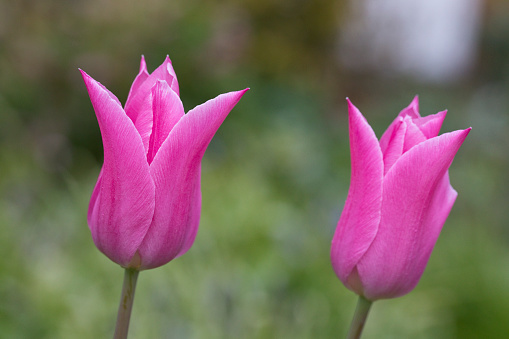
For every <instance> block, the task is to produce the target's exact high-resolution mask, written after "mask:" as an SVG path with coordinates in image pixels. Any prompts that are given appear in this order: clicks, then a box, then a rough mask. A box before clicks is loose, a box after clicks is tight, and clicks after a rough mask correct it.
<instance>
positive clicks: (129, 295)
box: [113, 268, 140, 339]
mask: <svg viewBox="0 0 509 339" xmlns="http://www.w3.org/2000/svg"><path fill="white" fill-rule="evenodd" d="M139 273H140V271H138V270H135V269H132V268H126V269H125V272H124V284H123V285H122V295H121V296H120V305H118V315H117V325H116V327H115V335H114V337H113V338H114V339H126V338H127V332H128V331H129V320H130V319H131V311H132V309H133V301H134V291H135V290H136V281H137V280H138V274H139Z"/></svg>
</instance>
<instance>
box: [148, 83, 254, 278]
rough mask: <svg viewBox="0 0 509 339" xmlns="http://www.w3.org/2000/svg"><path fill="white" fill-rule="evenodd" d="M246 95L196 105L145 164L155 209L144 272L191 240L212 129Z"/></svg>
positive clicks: (193, 234)
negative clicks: (152, 184)
mask: <svg viewBox="0 0 509 339" xmlns="http://www.w3.org/2000/svg"><path fill="white" fill-rule="evenodd" d="M246 91H247V89H246V90H243V91H239V92H231V93H227V94H222V95H220V96H218V97H216V98H215V99H212V100H209V101H207V102H206V103H204V104H202V105H200V106H197V107H196V108H194V109H193V110H191V111H190V112H189V113H187V114H186V115H185V116H184V117H183V118H182V119H180V121H179V122H178V123H177V124H176V125H175V127H173V129H172V130H171V132H170V134H169V135H168V138H167V139H166V140H165V141H164V143H163V144H162V146H161V147H160V148H159V151H158V152H157V154H156V155H155V157H154V159H153V161H152V163H151V165H150V172H151V175H152V178H153V180H154V183H155V185H156V208H155V212H154V218H153V222H152V225H151V227H150V229H149V231H148V232H147V235H146V236H145V239H144V240H143V243H142V244H141V246H140V249H139V253H140V255H141V258H142V262H143V265H142V268H143V269H148V268H155V267H158V266H160V265H163V264H165V263H167V262H168V261H170V260H172V259H173V258H175V257H176V256H177V255H179V254H182V253H183V251H185V250H186V249H188V248H189V247H190V246H191V244H192V242H193V241H194V236H195V233H196V226H197V222H198V218H199V210H200V204H201V201H200V200H201V198H200V195H201V193H200V188H199V185H200V164H201V159H202V157H203V154H204V153H205V150H206V148H207V146H208V144H209V143H210V140H211V139H212V137H213V136H214V134H215V133H216V131H217V129H218V128H219V126H220V125H221V123H222V122H223V120H224V119H225V118H226V116H227V115H228V113H229V112H230V111H231V109H232V108H233V107H234V106H235V105H236V104H237V102H238V101H239V100H240V98H241V97H242V95H243V94H244V93H245V92H246Z"/></svg>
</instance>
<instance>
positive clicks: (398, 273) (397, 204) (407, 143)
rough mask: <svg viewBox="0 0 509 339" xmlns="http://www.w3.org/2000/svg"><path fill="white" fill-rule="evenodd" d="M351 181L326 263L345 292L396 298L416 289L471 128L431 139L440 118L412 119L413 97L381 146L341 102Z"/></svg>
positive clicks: (452, 198) (415, 113)
mask: <svg viewBox="0 0 509 339" xmlns="http://www.w3.org/2000/svg"><path fill="white" fill-rule="evenodd" d="M348 112H349V126H350V127H349V130H350V150H351V166H352V172H351V182H350V189H349V192H348V197H347V199H346V203H345V207H344V209H343V212H342V214H341V218H340V219H339V223H338V225H337V228H336V232H335V234H334V238H333V240H332V248H331V261H332V266H333V268H334V271H335V272H336V275H337V276H338V277H339V279H340V280H341V281H342V282H343V284H345V286H346V287H348V288H349V289H351V290H352V291H354V292H355V293H357V294H358V295H360V296H362V297H364V298H366V299H368V300H371V301H373V300H377V299H382V298H395V297H399V296H402V295H404V294H406V293H408V292H410V291H411V290H412V289H413V288H414V287H415V286H416V285H417V283H418V281H419V279H420V277H421V275H422V273H423V272H424V269H425V267H426V264H427V262H428V259H429V257H430V255H431V251H432V250H433V247H434V246H435V243H436V241H437V238H438V236H439V234H440V231H441V229H442V226H443V224H444V223H445V220H446V219H447V216H448V215H449V212H450V210H451V208H452V206H453V204H454V201H455V199H456V196H457V193H456V191H455V190H454V189H453V188H452V186H451V184H450V182H449V174H448V168H449V166H450V165H451V163H452V161H453V159H454V156H455V155H456V152H457V151H458V149H459V148H460V146H461V144H462V143H463V141H464V140H465V138H466V136H467V134H468V133H469V132H470V128H468V129H466V130H459V131H454V132H451V133H445V134H442V135H438V133H439V130H440V127H441V125H442V122H443V120H444V118H445V115H446V111H443V112H439V113H437V114H435V115H430V116H427V117H421V116H420V115H419V108H418V99H417V97H416V98H415V99H414V100H413V101H412V103H411V104H410V105H409V106H408V107H407V108H405V109H404V110H402V111H401V113H400V114H399V115H398V117H397V118H396V119H395V120H394V121H393V122H392V124H391V125H390V126H389V128H388V129H387V130H386V131H385V133H384V134H383V135H382V137H381V139H380V142H379V141H378V140H377V138H376V136H375V133H374V132H373V130H372V128H371V127H370V126H369V124H368V122H367V121H366V119H365V118H364V117H363V116H362V114H361V112H360V111H359V110H358V109H357V108H356V107H355V106H354V105H353V104H352V103H351V102H350V101H349V100H348Z"/></svg>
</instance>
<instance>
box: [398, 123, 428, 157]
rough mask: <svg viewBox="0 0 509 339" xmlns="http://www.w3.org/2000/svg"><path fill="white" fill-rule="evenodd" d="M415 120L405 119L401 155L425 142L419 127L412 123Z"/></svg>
mask: <svg viewBox="0 0 509 339" xmlns="http://www.w3.org/2000/svg"><path fill="white" fill-rule="evenodd" d="M414 121H415V120H413V119H411V118H409V117H407V118H405V123H406V125H407V128H406V133H405V144H404V146H403V153H405V152H407V151H408V150H409V149H410V148H412V147H414V146H415V145H417V144H420V143H421V142H423V141H425V140H426V137H425V136H424V134H423V133H422V132H421V130H420V129H419V127H417V125H416V124H415V123H414Z"/></svg>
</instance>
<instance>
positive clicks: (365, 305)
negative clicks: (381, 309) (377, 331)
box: [347, 296, 373, 339]
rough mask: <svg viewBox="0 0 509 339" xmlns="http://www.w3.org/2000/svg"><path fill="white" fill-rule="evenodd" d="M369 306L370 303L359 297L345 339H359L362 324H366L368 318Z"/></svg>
mask: <svg viewBox="0 0 509 339" xmlns="http://www.w3.org/2000/svg"><path fill="white" fill-rule="evenodd" d="M371 304H373V302H372V301H369V300H368V299H366V298H364V297H362V296H359V300H358V301H357V307H356V308H355V314H354V316H353V320H352V324H351V325H350V331H349V332H348V336H347V339H359V338H360V337H361V334H362V330H363V329H364V324H365V323H366V318H367V317H368V313H369V309H370V308H371Z"/></svg>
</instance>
